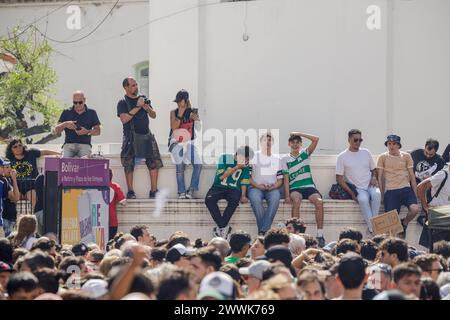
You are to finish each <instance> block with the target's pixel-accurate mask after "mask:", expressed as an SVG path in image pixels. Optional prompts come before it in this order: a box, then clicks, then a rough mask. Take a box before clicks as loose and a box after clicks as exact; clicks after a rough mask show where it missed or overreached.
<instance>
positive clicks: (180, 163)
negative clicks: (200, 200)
mask: <svg viewBox="0 0 450 320" xmlns="http://www.w3.org/2000/svg"><path fill="white" fill-rule="evenodd" d="M171 153H172V161H173V162H174V163H175V167H176V175H177V186H178V193H184V192H186V186H185V183H184V170H185V167H186V164H192V167H193V170H192V177H191V185H190V187H189V190H190V191H197V190H198V185H199V183H200V173H201V171H202V161H201V159H200V157H199V155H198V151H197V148H196V147H195V146H194V145H193V144H192V142H188V144H187V145H185V146H184V147H183V146H182V145H180V144H176V145H175V146H174V147H173V149H172V151H171Z"/></svg>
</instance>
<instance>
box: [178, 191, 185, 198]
mask: <svg viewBox="0 0 450 320" xmlns="http://www.w3.org/2000/svg"><path fill="white" fill-rule="evenodd" d="M178 199H187V197H186V193H184V192H180V193H179V194H178Z"/></svg>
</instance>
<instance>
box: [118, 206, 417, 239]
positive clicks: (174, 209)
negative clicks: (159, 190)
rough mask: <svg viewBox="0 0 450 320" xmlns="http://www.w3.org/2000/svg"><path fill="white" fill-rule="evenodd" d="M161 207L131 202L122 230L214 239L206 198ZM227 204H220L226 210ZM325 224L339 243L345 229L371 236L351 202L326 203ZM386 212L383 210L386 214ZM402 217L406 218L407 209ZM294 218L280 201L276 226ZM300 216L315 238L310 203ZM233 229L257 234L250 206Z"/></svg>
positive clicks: (123, 210) (412, 232)
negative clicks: (136, 228)
mask: <svg viewBox="0 0 450 320" xmlns="http://www.w3.org/2000/svg"><path fill="white" fill-rule="evenodd" d="M157 206H158V204H157V202H156V201H155V200H150V199H148V200H129V202H128V205H127V206H126V207H121V206H118V218H119V230H120V231H124V232H129V230H130V228H131V227H132V226H134V225H136V224H146V225H149V226H150V230H151V232H152V233H153V234H155V235H156V236H157V237H158V238H160V239H161V238H168V237H169V236H170V234H172V233H173V232H175V231H184V232H187V233H188V234H189V235H190V236H191V238H192V239H195V238H202V239H204V240H206V239H210V238H211V237H212V228H213V227H214V226H215V224H214V221H213V220H212V218H211V216H210V214H209V212H208V209H207V208H206V206H205V204H204V200H203V199H195V200H194V199H193V200H178V199H170V200H168V201H167V202H166V203H165V204H164V206H163V208H162V210H161V212H160V213H159V214H155V210H156V208H157ZM225 206H226V202H225V201H220V202H219V207H220V208H221V210H223V209H224V208H225ZM324 212H325V223H324V226H325V227H324V233H325V238H326V240H327V241H332V240H337V238H338V236H339V232H340V231H341V230H342V228H344V227H354V228H356V229H358V230H360V231H361V232H362V233H363V235H364V236H365V237H368V234H367V227H366V224H365V222H364V220H363V217H362V215H361V213H360V209H359V206H358V205H357V204H355V203H354V202H353V201H350V200H343V201H338V200H324ZM382 212H383V211H380V213H382ZM400 215H401V216H402V217H403V216H405V215H406V209H405V208H404V209H403V210H402V211H401V213H400ZM290 217H291V206H290V205H289V204H285V203H284V201H281V202H280V207H279V209H278V212H277V215H276V216H275V219H274V225H276V224H277V223H278V222H284V221H285V220H286V219H288V218H290ZM300 217H301V219H303V220H304V221H305V223H306V225H307V230H306V232H307V233H309V234H312V235H315V233H316V224H315V217H314V206H313V205H312V204H311V203H310V202H309V201H303V202H302V206H301V209H300ZM230 224H231V226H232V227H233V229H234V230H238V229H242V230H245V231H248V232H250V233H251V234H252V235H253V236H255V235H256V233H257V228H256V220H255V217H254V215H253V211H252V208H251V206H250V204H240V205H239V207H238V208H237V210H236V212H235V214H234V215H233V217H232V219H231V222H230ZM421 230H422V229H421V226H420V225H418V224H417V222H415V221H413V222H411V223H410V226H409V228H408V231H407V238H406V240H407V241H408V243H410V244H411V245H415V246H417V243H418V241H419V236H420V232H421Z"/></svg>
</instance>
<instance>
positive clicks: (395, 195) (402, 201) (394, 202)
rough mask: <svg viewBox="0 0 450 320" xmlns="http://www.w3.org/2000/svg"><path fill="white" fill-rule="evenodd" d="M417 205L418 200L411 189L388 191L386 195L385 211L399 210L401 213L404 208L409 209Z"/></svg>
mask: <svg viewBox="0 0 450 320" xmlns="http://www.w3.org/2000/svg"><path fill="white" fill-rule="evenodd" d="M413 204H417V198H416V195H415V194H414V191H413V190H412V189H411V187H405V188H402V189H395V190H388V191H386V193H385V194H384V211H385V212H388V211H391V210H397V212H399V213H400V208H401V207H402V206H405V207H408V208H409V206H411V205H413Z"/></svg>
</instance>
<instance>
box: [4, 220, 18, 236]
mask: <svg viewBox="0 0 450 320" xmlns="http://www.w3.org/2000/svg"><path fill="white" fill-rule="evenodd" d="M15 226H16V221H14V220H8V219H5V218H3V231H5V237H7V236H9V235H10V234H11V232H13V231H14V227H15Z"/></svg>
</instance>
